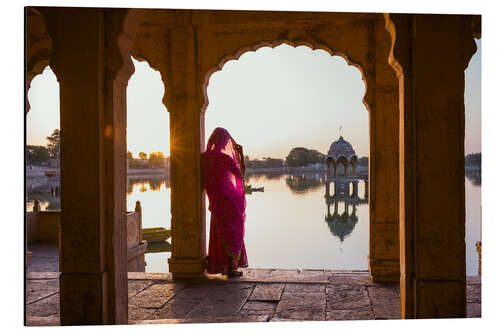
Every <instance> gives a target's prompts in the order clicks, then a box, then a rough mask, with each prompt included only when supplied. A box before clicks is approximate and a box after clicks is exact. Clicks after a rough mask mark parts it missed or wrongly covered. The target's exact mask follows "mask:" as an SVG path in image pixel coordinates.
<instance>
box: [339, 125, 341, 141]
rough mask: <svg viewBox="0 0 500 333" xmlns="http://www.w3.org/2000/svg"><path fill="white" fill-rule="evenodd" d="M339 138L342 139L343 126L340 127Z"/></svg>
mask: <svg viewBox="0 0 500 333" xmlns="http://www.w3.org/2000/svg"><path fill="white" fill-rule="evenodd" d="M339 137H340V138H341V139H342V126H340V127H339Z"/></svg>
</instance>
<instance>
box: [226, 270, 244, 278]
mask: <svg viewBox="0 0 500 333" xmlns="http://www.w3.org/2000/svg"><path fill="white" fill-rule="evenodd" d="M242 275H243V272H240V271H231V272H228V273H227V277H228V278H235V277H241V276H242Z"/></svg>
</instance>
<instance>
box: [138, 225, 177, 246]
mask: <svg viewBox="0 0 500 333" xmlns="http://www.w3.org/2000/svg"><path fill="white" fill-rule="evenodd" d="M171 234H172V230H167V229H165V228H163V227H155V228H142V239H144V240H147V241H148V243H150V242H164V241H166V240H167V239H169V238H170V236H171Z"/></svg>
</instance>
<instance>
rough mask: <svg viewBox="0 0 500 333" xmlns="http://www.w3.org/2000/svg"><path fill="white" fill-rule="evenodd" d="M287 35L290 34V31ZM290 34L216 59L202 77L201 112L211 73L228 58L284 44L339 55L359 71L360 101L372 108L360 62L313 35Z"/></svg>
mask: <svg viewBox="0 0 500 333" xmlns="http://www.w3.org/2000/svg"><path fill="white" fill-rule="evenodd" d="M288 35H291V34H290V33H289V34H288ZM290 37H292V36H288V38H282V39H277V40H274V41H273V40H264V41H259V42H257V43H255V44H252V45H249V46H240V47H239V48H237V50H236V51H235V52H233V53H230V54H228V55H225V56H223V57H222V58H221V59H219V60H218V62H217V64H216V65H213V66H212V67H210V68H209V69H208V70H207V71H206V72H205V75H204V77H203V78H202V87H201V88H202V96H203V105H202V107H201V114H203V115H204V114H205V111H206V109H207V107H208V104H209V99H208V95H207V87H208V85H209V81H210V77H211V76H212V74H213V73H215V72H218V71H221V70H222V69H223V67H224V65H225V64H226V63H227V62H228V61H230V60H238V59H239V58H240V57H241V56H242V55H243V54H245V53H247V52H255V51H257V50H258V49H260V48H262V47H270V48H273V49H274V48H275V47H277V46H280V45H283V44H286V45H289V46H293V47H297V46H307V47H309V48H310V49H311V50H313V51H314V50H323V51H326V52H327V53H328V54H329V55H330V56H331V57H334V56H339V57H341V58H343V59H344V60H345V62H346V63H347V65H349V66H354V67H356V68H357V69H358V70H359V71H360V73H361V78H362V80H363V83H364V85H365V93H364V95H363V98H362V103H363V105H364V106H365V108H366V110H367V111H368V112H371V110H372V108H371V106H370V104H371V103H370V102H369V101H368V99H369V96H371V95H372V91H371V90H372V87H371V84H369V83H368V80H367V79H366V74H365V70H363V67H362V65H361V63H360V62H357V61H354V60H353V59H351V58H350V57H349V56H348V54H347V53H345V52H342V51H340V50H336V49H334V48H333V47H329V46H327V45H326V44H324V43H321V42H317V41H316V40H315V39H314V38H313V37H310V36H307V37H305V38H304V36H301V37H300V39H297V38H293V37H292V38H290Z"/></svg>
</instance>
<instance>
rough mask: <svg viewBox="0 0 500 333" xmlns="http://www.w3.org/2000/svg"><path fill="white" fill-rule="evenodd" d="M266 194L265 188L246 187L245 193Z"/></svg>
mask: <svg viewBox="0 0 500 333" xmlns="http://www.w3.org/2000/svg"><path fill="white" fill-rule="evenodd" d="M252 192H264V187H252V185H245V193H252Z"/></svg>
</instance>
